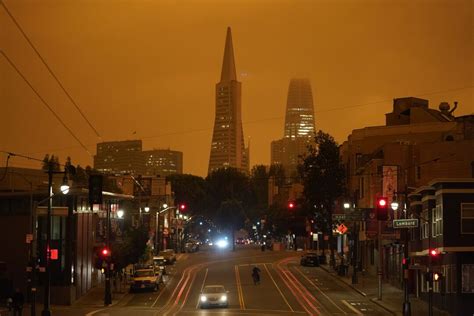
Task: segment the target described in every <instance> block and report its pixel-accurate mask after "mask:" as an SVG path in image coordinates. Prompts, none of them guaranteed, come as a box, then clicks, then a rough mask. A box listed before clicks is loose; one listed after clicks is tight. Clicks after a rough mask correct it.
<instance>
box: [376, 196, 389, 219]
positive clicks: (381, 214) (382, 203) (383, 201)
mask: <svg viewBox="0 0 474 316" xmlns="http://www.w3.org/2000/svg"><path fill="white" fill-rule="evenodd" d="M375 208H376V211H377V220H379V221H386V220H387V219H388V199H387V198H386V197H379V198H377V204H376V205H375Z"/></svg>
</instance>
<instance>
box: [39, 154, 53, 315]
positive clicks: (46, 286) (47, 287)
mask: <svg viewBox="0 0 474 316" xmlns="http://www.w3.org/2000/svg"><path fill="white" fill-rule="evenodd" d="M53 172H54V171H53V162H52V161H49V163H48V193H49V199H48V212H47V214H46V260H45V270H46V271H45V272H46V280H45V284H44V301H43V310H42V311H41V316H51V310H50V303H51V301H50V297H51V288H50V286H51V267H50V260H51V249H50V247H51V213H52V210H53Z"/></svg>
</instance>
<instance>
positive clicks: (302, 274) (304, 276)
mask: <svg viewBox="0 0 474 316" xmlns="http://www.w3.org/2000/svg"><path fill="white" fill-rule="evenodd" d="M295 269H296V271H298V273H299V274H301V276H302V277H303V278H305V279H306V280H307V281H308V282H309V283H311V285H312V286H314V287H315V288H316V290H318V291H319V292H320V293H321V294H322V295H323V296H324V297H325V298H327V299H328V301H330V302H331V303H332V304H333V305H334V306H336V307H337V308H338V309H339V310H340V311H341V312H343V313H344V314H345V315H347V313H346V312H345V311H344V310H343V309H342V308H340V307H339V305H337V304H336V302H334V301H333V300H332V299H331V298H330V297H329V296H327V295H326V293H324V292H323V291H322V290H321V289H320V288H319V287H318V286H317V285H316V284H314V283H313V281H311V280H310V279H309V278H308V277H307V276H306V275H304V273H303V272H301V270H300V269H299V268H298V267H295Z"/></svg>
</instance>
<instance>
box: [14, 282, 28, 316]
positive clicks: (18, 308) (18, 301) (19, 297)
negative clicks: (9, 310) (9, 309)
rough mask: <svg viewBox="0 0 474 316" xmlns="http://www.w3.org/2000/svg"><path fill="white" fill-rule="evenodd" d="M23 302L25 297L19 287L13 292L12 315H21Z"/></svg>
mask: <svg viewBox="0 0 474 316" xmlns="http://www.w3.org/2000/svg"><path fill="white" fill-rule="evenodd" d="M24 302H25V298H24V296H23V293H21V291H20V289H19V288H16V289H15V294H13V302H12V305H13V316H17V315H18V316H21V314H22V312H23V304H24Z"/></svg>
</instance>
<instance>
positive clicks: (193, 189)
mask: <svg viewBox="0 0 474 316" xmlns="http://www.w3.org/2000/svg"><path fill="white" fill-rule="evenodd" d="M167 180H169V181H170V182H171V187H172V188H173V192H174V199H175V204H177V203H184V204H186V206H187V209H189V212H191V213H192V214H200V213H202V211H203V210H204V209H205V208H206V201H207V198H206V181H205V180H204V179H203V178H201V177H198V176H194V175H191V174H175V175H171V176H168V177H167Z"/></svg>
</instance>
